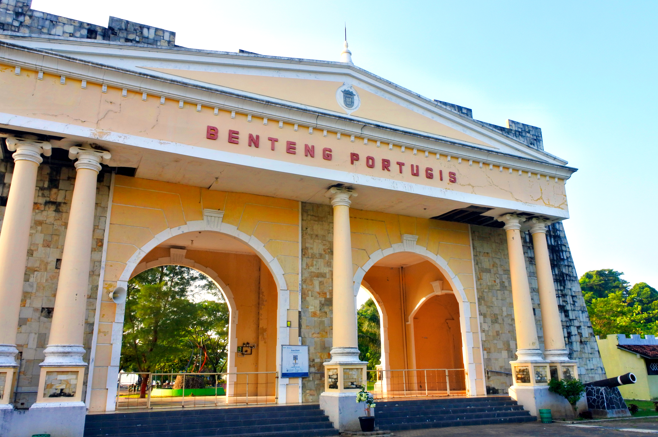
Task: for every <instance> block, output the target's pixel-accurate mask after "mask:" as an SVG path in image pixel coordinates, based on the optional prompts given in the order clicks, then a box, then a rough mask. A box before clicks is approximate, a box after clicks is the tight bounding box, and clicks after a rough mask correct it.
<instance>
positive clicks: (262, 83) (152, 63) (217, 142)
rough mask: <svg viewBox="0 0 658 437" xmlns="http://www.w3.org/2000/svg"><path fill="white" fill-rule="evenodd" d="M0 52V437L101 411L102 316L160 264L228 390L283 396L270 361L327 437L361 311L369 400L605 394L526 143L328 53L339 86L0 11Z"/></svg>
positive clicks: (225, 56) (535, 156)
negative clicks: (400, 385)
mask: <svg viewBox="0 0 658 437" xmlns="http://www.w3.org/2000/svg"><path fill="white" fill-rule="evenodd" d="M0 29H2V32H1V33H0V89H1V90H2V94H1V95H2V97H1V98H0V136H1V137H2V138H1V141H0V144H1V146H2V162H1V163H0V171H1V172H2V174H3V178H2V179H1V180H2V184H3V185H2V192H1V193H0V204H1V205H2V207H1V210H2V217H3V222H2V230H1V233H0V414H2V415H3V416H2V417H3V425H2V426H4V427H5V428H0V429H3V430H6V433H7V435H10V436H13V435H18V434H17V432H18V431H16V430H17V429H18V427H19V426H20V427H23V428H21V429H27V428H24V427H25V426H37V425H38V424H39V423H44V422H45V421H51V423H57V424H59V425H57V426H59V427H60V428H61V429H60V430H59V431H58V430H54V431H53V432H51V433H52V435H53V436H56V435H76V433H79V432H81V431H80V429H81V428H80V423H83V422H84V416H85V414H86V413H87V412H90V413H93V412H107V411H113V410H115V408H116V390H117V375H118V372H119V370H120V369H119V362H120V356H121V339H122V334H123V317H124V303H122V300H121V298H120V296H121V295H122V293H123V291H125V288H126V287H127V281H129V280H130V278H132V277H133V276H135V275H136V274H138V273H139V272H141V271H144V270H146V269H148V268H151V267H155V266H160V265H167V264H177V265H184V266H188V267H191V268H194V269H197V270H199V271H201V272H203V273H205V274H206V275H208V276H209V277H210V278H212V279H213V280H214V281H215V282H216V283H217V284H218V286H219V287H220V288H221V290H222V292H223V293H224V295H225V297H226V300H227V302H228V305H229V308H230V311H231V322H230V331H229V343H230V353H229V358H228V366H229V371H230V372H235V373H239V372H254V371H276V372H279V371H280V368H281V355H282V352H281V351H282V346H284V345H305V346H308V350H309V364H310V372H309V375H308V377H303V378H283V377H281V378H279V379H278V387H276V392H277V396H278V398H277V399H278V402H279V403H298V402H320V404H321V406H322V407H323V408H324V409H325V411H327V413H328V414H329V415H330V417H331V418H332V421H333V422H334V424H335V426H336V427H339V428H340V429H349V428H350V427H351V426H353V421H354V417H355V416H354V415H355V414H357V411H356V410H355V405H356V403H355V402H354V396H355V392H356V391H355V389H354V387H356V386H359V385H360V384H361V383H362V382H363V378H364V370H365V363H362V362H360V361H359V357H358V349H357V334H356V304H355V296H356V293H357V292H358V291H359V289H360V288H361V287H363V288H365V289H366V290H368V292H369V293H370V294H371V295H372V297H373V299H374V300H375V302H376V304H377V307H378V309H379V311H380V317H381V320H382V363H381V367H382V370H383V374H384V375H386V374H387V373H386V372H387V371H394V370H404V369H458V370H461V372H462V373H461V375H462V376H461V377H460V378H459V380H458V381H454V385H453V387H455V388H456V389H459V390H461V391H462V392H463V395H464V396H485V395H487V393H496V392H507V390H508V389H509V391H510V394H511V395H512V396H514V397H515V398H516V399H518V400H519V402H520V403H522V404H523V405H524V406H525V407H526V408H527V409H529V410H530V411H531V412H535V413H536V410H537V409H538V408H540V407H542V406H545V405H548V404H551V403H553V404H555V403H556V402H558V401H556V400H555V399H554V398H552V397H551V396H549V394H548V391H547V382H548V379H550V378H551V377H553V378H555V377H558V378H563V377H574V376H578V377H580V378H581V379H583V380H585V381H589V380H596V379H600V378H602V377H604V375H605V374H604V370H603V367H602V364H601V360H600V357H599V352H598V348H597V344H596V340H595V338H594V336H593V334H592V329H591V326H590V322H589V319H588V316H587V312H586V309H585V304H584V301H583V298H582V295H581V292H580V288H579V285H578V277H577V274H576V271H575V268H574V265H573V261H572V258H571V255H570V251H569V246H568V243H567V239H566V236H565V233H564V228H563V226H562V224H561V221H562V220H565V219H567V218H568V217H569V213H568V207H567V197H566V190H565V184H566V182H567V180H568V179H569V178H570V177H571V176H572V174H573V173H574V172H575V171H576V170H575V169H574V168H571V167H568V166H567V162H566V161H565V160H563V159H561V158H558V157H556V156H554V155H551V154H550V153H549V152H548V151H546V150H544V143H543V140H542V133H541V129H539V128H537V127H533V126H529V125H526V124H523V123H520V122H515V121H511V120H510V121H509V122H508V126H507V127H501V126H496V125H492V124H489V123H485V122H482V121H479V120H476V119H474V118H473V113H472V111H471V110H470V109H468V108H465V107H461V106H458V105H455V104H451V103H446V102H443V101H439V100H431V99H427V98H425V97H423V96H420V95H418V94H416V93H414V92H413V91H410V90H407V89H405V88H403V87H400V86H398V85H396V84H394V83H391V82H389V81H387V80H385V79H383V78H382V77H380V76H377V75H375V74H372V73H370V72H368V71H365V70H363V69H361V68H359V67H358V66H356V65H354V63H353V62H352V59H351V52H350V51H349V49H348V47H347V43H345V46H344V49H343V52H342V54H341V58H340V61H339V62H330V61H316V60H304V59H290V58H281V57H273V56H264V55H257V54H252V53H247V52H240V53H227V52H214V51H203V50H194V49H187V48H183V47H179V46H176V45H175V33H174V32H171V31H167V30H164V29H159V28H155V27H151V26H146V25H142V24H138V23H133V22H129V21H126V20H121V19H117V18H110V23H109V26H108V27H107V28H104V27H101V26H96V25H91V24H88V23H82V22H79V21H76V20H72V19H68V18H64V17H59V16H55V15H52V14H47V13H44V12H40V11H35V10H32V9H31V7H30V2H29V1H19V0H16V1H14V0H0ZM117 296H119V298H117ZM113 297H114V299H113ZM238 315H239V317H238ZM245 342H249V343H251V344H255V345H256V349H255V352H254V353H253V354H252V355H250V356H242V355H239V354H237V353H236V351H237V347H238V345H241V344H243V343H245ZM387 378H388V377H387V376H384V377H383V378H382V379H381V381H380V384H382V387H384V389H387V388H386V387H387V384H389V385H388V389H389V390H391V389H392V385H391V384H392V382H391V381H390V380H388V379H387ZM405 384H412V385H413V384H418V381H407V382H405ZM510 386H511V388H510ZM342 403H345V407H346V409H344V410H343V413H342V414H338V409H339V406H340V404H342ZM555 408H557V407H555ZM26 409H29V410H27V412H25V411H24V410H26ZM352 410H354V411H352ZM53 418H55V419H53ZM53 420H54V422H52V421H53ZM35 424H37V425H35ZM76 427H77V428H76ZM30 429H32V428H30ZM34 429H35V430H36V428H34ZM76 430H77V431H76ZM35 432H36V431H35ZM58 432H59V433H60V434H57V433H58Z"/></svg>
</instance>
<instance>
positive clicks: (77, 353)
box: [39, 344, 87, 367]
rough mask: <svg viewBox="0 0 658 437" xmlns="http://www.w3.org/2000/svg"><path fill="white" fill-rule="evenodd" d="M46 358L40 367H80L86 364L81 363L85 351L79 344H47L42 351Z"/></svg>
mask: <svg viewBox="0 0 658 437" xmlns="http://www.w3.org/2000/svg"><path fill="white" fill-rule="evenodd" d="M43 354H44V355H45V356H46V358H45V359H44V360H43V362H42V363H41V364H39V366H41V367H81V366H86V365H87V363H85V362H84V361H82V357H83V356H84V354H85V349H84V347H82V345H81V344H49V345H48V347H46V350H44V351H43Z"/></svg>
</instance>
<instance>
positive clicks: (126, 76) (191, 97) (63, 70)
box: [0, 39, 575, 179]
mask: <svg viewBox="0 0 658 437" xmlns="http://www.w3.org/2000/svg"><path fill="white" fill-rule="evenodd" d="M213 53H216V52H213ZM124 54H125V53H124ZM233 56H236V55H233ZM288 61H291V60H289V59H288ZM0 62H3V63H7V64H9V65H15V66H20V67H23V68H25V69H33V70H37V71H44V72H47V73H51V74H57V75H61V76H65V77H71V78H76V79H79V80H87V81H89V82H96V83H103V84H106V85H107V86H111V87H116V88H119V89H128V90H131V91H135V92H139V93H147V94H149V95H154V96H166V97H167V98H170V99H172V100H182V101H185V102H189V103H194V104H201V105H204V106H207V107H211V108H212V107H215V108H220V109H224V110H228V111H236V112H239V113H245V114H252V115H253V116H256V117H261V118H268V119H270V120H277V121H283V122H286V123H291V124H299V125H302V126H309V127H313V128H314V129H316V130H324V129H326V130H328V131H332V132H341V133H342V134H344V135H357V136H359V137H367V138H368V139H369V140H372V142H373V143H374V142H376V141H381V142H384V143H393V144H395V145H398V146H405V147H406V148H409V149H411V148H416V149H418V150H419V151H421V152H422V151H425V150H427V151H430V152H432V153H441V154H443V155H444V156H445V155H450V156H452V157H454V158H455V159H456V158H459V157H462V158H464V159H473V160H476V161H479V162H485V163H486V164H487V165H488V164H492V165H496V166H498V165H504V166H506V167H513V168H514V169H518V170H522V171H525V172H533V173H541V174H543V175H547V176H551V177H559V178H561V179H568V178H569V177H570V176H571V174H572V173H573V172H574V171H575V169H573V168H569V167H566V166H564V165H563V164H562V163H563V162H564V161H562V160H559V159H557V158H551V159H548V160H547V158H546V157H543V158H538V157H537V158H535V157H532V158H525V157H522V156H516V155H512V154H506V153H501V152H497V151H493V150H490V149H485V148H483V147H480V146H476V145H471V144H467V143H460V142H459V141H456V140H454V139H449V138H441V137H438V136H433V135H428V134H426V133H416V132H410V131H405V130H403V129H400V128H399V127H397V126H396V127H391V126H387V125H384V124H381V123H377V122H371V121H366V120H363V121H360V120H358V119H355V117H349V116H346V115H343V114H334V113H331V111H322V110H318V109H317V108H311V107H303V105H292V104H290V103H289V102H285V105H284V104H283V103H274V102H271V101H267V100H266V99H263V98H262V97H260V96H259V97H258V98H256V97H250V96H245V95H244V93H242V95H241V93H238V92H235V91H231V92H229V91H220V90H217V89H213V88H212V87H209V86H207V84H204V85H206V86H201V85H195V84H190V83H185V82H183V81H181V80H171V79H166V78H163V77H156V76H153V75H151V74H144V73H137V72H134V71H129V70H124V69H120V68H116V67H112V66H108V65H103V64H98V63H95V62H89V61H84V60H81V59H78V58H72V57H66V56H64V55H61V54H58V53H51V52H45V51H42V50H37V49H33V48H29V47H24V46H16V45H14V44H12V43H7V42H6V41H2V40H1V39H0ZM308 62H318V63H322V64H334V63H328V62H324V63H323V62H321V61H308ZM335 67H336V66H335ZM335 67H334V68H335ZM340 67H342V68H350V69H355V68H356V67H351V66H345V64H341V65H340ZM293 106H296V107H293ZM448 112H449V111H448ZM449 115H450V116H453V114H449ZM454 117H456V118H463V117H459V116H457V115H456V114H454ZM478 126H479V125H478ZM524 147H525V146H524ZM525 149H530V151H531V152H532V151H534V149H531V148H529V147H525ZM525 152H528V150H525ZM537 152H539V151H537ZM551 161H552V162H551Z"/></svg>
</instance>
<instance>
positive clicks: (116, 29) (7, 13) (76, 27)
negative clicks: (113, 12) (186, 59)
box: [0, 0, 176, 47]
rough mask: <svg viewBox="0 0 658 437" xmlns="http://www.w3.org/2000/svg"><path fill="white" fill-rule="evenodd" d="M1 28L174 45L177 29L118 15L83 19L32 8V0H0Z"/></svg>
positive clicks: (72, 36)
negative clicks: (105, 20) (102, 22)
mask: <svg viewBox="0 0 658 437" xmlns="http://www.w3.org/2000/svg"><path fill="white" fill-rule="evenodd" d="M0 31H5V32H18V33H22V34H25V35H36V36H60V37H68V38H83V39H95V40H102V41H117V42H123V43H132V44H146V45H151V46H158V47H174V46H175V45H176V33H175V32H171V31H169V30H165V29H161V28H158V27H153V26H147V25H145V24H139V23H135V22H133V21H128V20H124V19H121V18H116V17H110V20H109V24H108V27H103V26H98V25H96V24H91V23H85V22H83V21H79V20H74V19H72V18H66V17H61V16H59V15H54V14H49V13H47V12H42V11H35V10H34V9H32V1H31V0H0Z"/></svg>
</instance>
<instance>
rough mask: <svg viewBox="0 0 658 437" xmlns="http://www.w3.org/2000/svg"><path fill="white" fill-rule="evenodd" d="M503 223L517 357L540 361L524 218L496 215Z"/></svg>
mask: <svg viewBox="0 0 658 437" xmlns="http://www.w3.org/2000/svg"><path fill="white" fill-rule="evenodd" d="M498 220H499V221H502V222H504V223H505V231H506V232H507V250H508V253H509V267H510V277H511V280H512V301H513V305H514V321H515V325H516V346H517V351H516V355H517V357H518V361H537V360H539V361H541V360H543V355H542V353H541V350H540V349H539V337H538V336H537V325H536V324H535V315H534V313H533V308H532V298H531V296H530V282H529V281H528V272H527V270H526V264H525V255H524V254H523V242H522V240H521V238H522V237H521V224H522V223H523V222H524V221H525V218H523V217H519V216H517V215H515V214H505V215H503V216H501V217H499V218H498Z"/></svg>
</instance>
